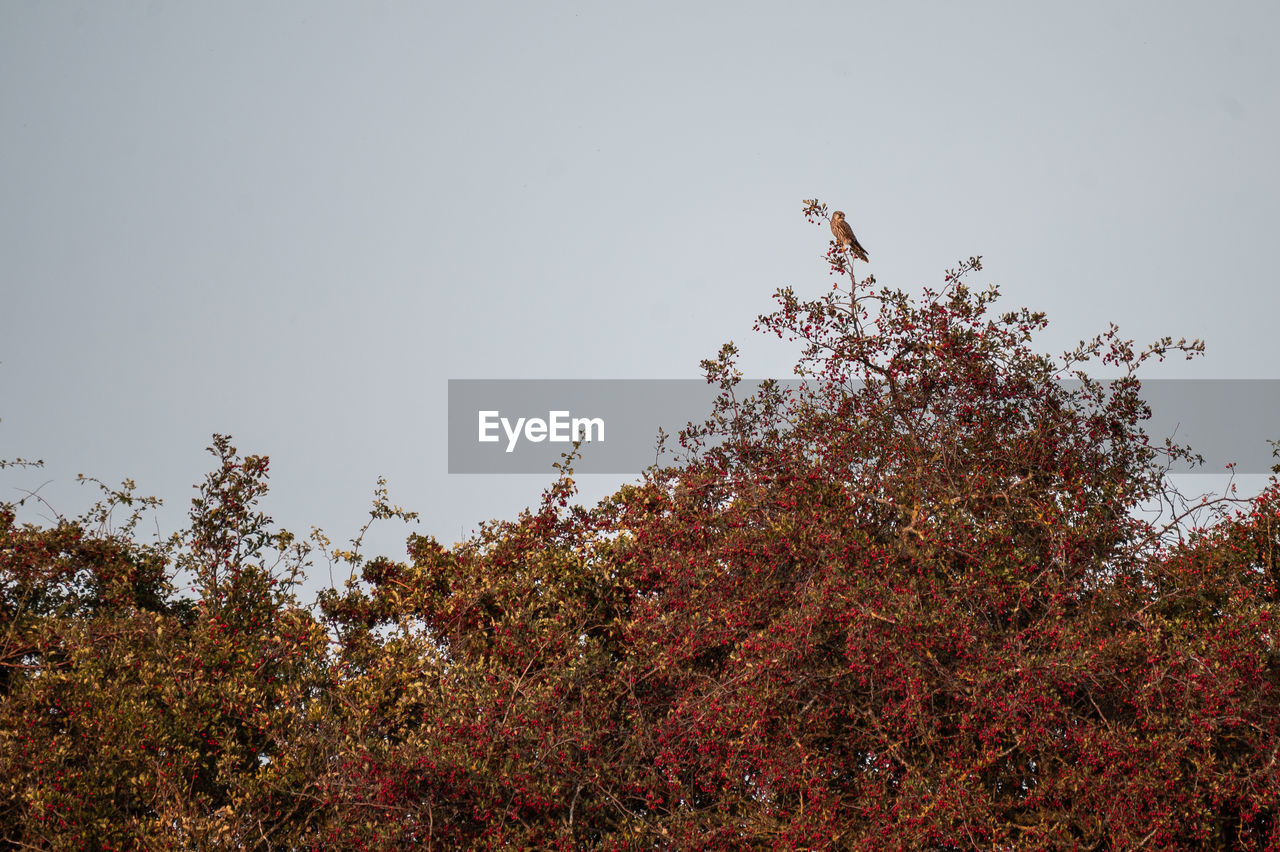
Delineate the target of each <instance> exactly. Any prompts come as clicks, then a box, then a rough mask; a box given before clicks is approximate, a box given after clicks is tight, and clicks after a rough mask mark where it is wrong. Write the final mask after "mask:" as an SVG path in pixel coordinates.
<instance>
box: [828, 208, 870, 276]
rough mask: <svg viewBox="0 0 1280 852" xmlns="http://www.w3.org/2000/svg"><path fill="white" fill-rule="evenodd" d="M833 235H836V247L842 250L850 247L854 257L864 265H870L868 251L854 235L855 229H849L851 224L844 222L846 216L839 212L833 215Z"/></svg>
mask: <svg viewBox="0 0 1280 852" xmlns="http://www.w3.org/2000/svg"><path fill="white" fill-rule="evenodd" d="M831 233H833V234H835V235H836V245H837V246H839V247H840V248H844V247H845V246H848V247H849V248H850V249H851V250H852V251H853V256H854V257H856V258H857V259H858V260H861V261H862V262H863V263H869V262H870V261H868V260H867V250H866V249H864V248H863V247H862V243H860V242H858V238H857V237H855V236H854V235H853V228H850V227H849V223H848V222H846V221H845V220H844V214H843V213H841V212H840V211H839V210H837V211H836V212H834V213H832V214H831Z"/></svg>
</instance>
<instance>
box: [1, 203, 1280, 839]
mask: <svg viewBox="0 0 1280 852" xmlns="http://www.w3.org/2000/svg"><path fill="white" fill-rule="evenodd" d="M805 212H806V215H808V216H809V217H810V218H811V219H822V218H825V215H826V209H825V207H823V206H822V205H821V204H820V203H819V202H817V201H812V202H807V203H806V209H805ZM827 260H828V262H829V263H830V265H831V267H832V270H833V271H834V272H836V273H837V274H839V275H841V276H844V275H848V281H849V284H850V285H851V287H850V289H848V290H841V289H840V288H838V287H837V288H836V289H834V290H833V291H832V292H830V293H828V294H827V295H825V296H823V297H820V298H816V299H809V300H804V299H801V298H799V297H798V296H797V295H796V294H795V293H794V292H793V291H791V290H782V291H780V292H779V293H778V294H777V307H776V309H775V310H774V311H773V312H772V313H769V314H767V315H765V316H762V317H761V318H760V320H759V323H758V327H759V328H760V330H762V331H764V332H765V333H769V334H776V335H778V336H780V337H783V338H786V339H788V340H792V341H796V342H798V343H799V344H800V347H801V355H800V359H799V362H798V364H797V368H796V371H797V374H798V376H799V377H800V378H801V379H802V388H801V390H799V391H786V390H784V389H783V388H782V386H781V385H778V384H776V383H770V382H766V383H765V384H764V385H763V386H762V387H760V388H759V389H758V390H755V391H752V392H747V390H746V388H745V387H744V385H743V384H742V382H741V376H740V374H739V371H738V370H737V367H736V366H735V358H736V348H735V347H734V346H733V345H732V344H729V345H727V346H726V347H724V348H723V349H722V350H721V352H720V354H719V355H718V356H717V357H716V358H713V359H710V360H708V361H706V362H704V368H705V369H706V373H707V377H708V380H709V381H711V382H713V383H716V384H717V385H718V386H719V387H720V389H721V394H720V397H719V400H718V402H717V404H716V406H715V408H714V409H713V410H712V411H711V412H710V413H709V416H708V417H707V419H706V420H705V422H703V423H701V424H696V425H690V426H689V427H688V428H687V429H686V430H685V431H684V432H683V433H682V434H681V436H680V445H681V458H680V460H679V463H678V464H675V465H672V466H670V467H665V468H654V469H652V470H650V471H647V472H646V474H645V475H644V476H643V477H642V478H641V479H640V480H639V481H637V482H635V483H633V484H629V485H626V486H624V487H623V488H622V489H620V490H619V491H618V493H616V494H615V495H613V496H612V497H610V498H608V499H606V500H604V501H602V502H601V503H599V504H598V505H596V506H594V507H590V508H584V507H581V506H577V505H574V504H573V496H574V486H573V480H572V475H571V474H572V472H571V463H572V459H570V460H568V461H567V462H566V463H565V464H564V465H563V466H562V470H561V472H560V475H559V476H558V477H557V479H556V481H555V482H554V484H553V485H552V486H551V487H550V488H549V489H548V491H547V493H546V494H545V495H544V499H543V501H542V503H541V505H539V506H538V507H537V508H536V509H534V510H531V511H528V512H526V513H524V514H522V515H521V516H520V517H518V518H517V519H515V520H513V521H509V522H492V523H489V524H486V525H485V526H483V527H482V528H481V530H480V532H479V533H478V534H476V535H475V536H474V537H473V538H472V539H471V540H468V541H465V542H462V543H460V544H458V545H455V546H454V547H452V548H445V547H443V546H441V545H440V544H439V543H437V542H436V541H434V540H433V539H431V538H429V537H423V536H417V535H414V536H410V538H409V541H408V559H407V561H396V560H393V559H388V558H385V557H378V558H373V559H366V558H365V557H363V556H362V555H360V553H359V551H360V541H361V540H362V538H363V532H362V533H361V535H360V536H359V537H357V539H356V540H355V541H354V542H353V546H352V547H351V548H350V549H348V550H335V551H330V550H329V548H328V546H327V545H328V542H327V540H326V539H324V538H323V536H320V535H319V534H317V535H316V537H315V539H316V541H317V542H318V543H319V544H320V546H321V548H322V551H321V552H322V553H323V554H324V555H326V556H328V557H329V558H330V559H332V560H336V561H338V562H340V563H342V564H345V565H347V566H349V567H350V569H351V571H352V577H351V579H350V580H349V581H348V582H347V584H346V585H345V587H344V588H342V589H341V590H338V589H332V590H329V591H327V592H325V593H324V594H322V595H321V597H320V600H319V601H318V603H317V606H316V607H315V608H314V611H312V610H308V609H306V608H304V607H301V606H300V605H299V604H298V603H297V601H296V600H295V599H294V597H293V595H292V594H291V592H290V589H291V587H292V584H293V582H294V581H295V579H296V577H297V576H298V572H300V571H301V570H303V569H304V568H306V567H307V566H308V565H309V564H310V562H309V560H310V558H311V555H310V553H311V552H310V550H309V549H308V548H307V547H306V546H303V545H301V544H299V543H297V542H296V541H295V540H294V539H293V538H292V537H291V536H289V535H288V534H287V533H283V532H276V531H273V528H272V526H271V523H270V519H269V518H266V517H265V516H264V515H263V514H262V513H261V512H259V511H258V510H257V509H256V508H255V507H256V504H257V501H258V500H259V499H260V497H261V495H262V493H263V490H264V489H265V483H266V475H267V467H268V466H267V460H266V459H265V458H264V457H260V456H247V457H244V458H241V457H240V456H238V455H237V454H236V452H235V450H234V448H232V447H231V446H230V444H229V442H228V440H227V439H225V438H221V437H216V438H215V442H214V446H213V448H212V449H213V451H214V453H215V455H216V456H217V458H218V467H217V468H216V469H215V471H214V472H213V473H211V474H210V475H209V477H208V478H207V480H206V482H205V483H204V485H203V487H202V489H201V491H200V495H199V496H198V497H197V499H196V500H195V501H193V509H192V516H191V525H190V527H189V529H188V530H187V532H186V533H185V534H184V535H182V536H178V537H175V539H173V540H171V541H169V542H167V543H163V544H158V545H142V544H138V543H136V542H135V541H133V539H132V538H131V537H130V536H129V535H126V534H122V532H121V531H119V530H115V531H113V530H112V529H111V527H110V523H109V519H110V518H111V513H110V509H112V508H113V507H115V506H119V505H126V506H128V505H130V504H128V500H129V499H132V496H131V493H130V491H129V489H127V488H126V489H122V490H120V491H112V490H110V489H106V491H107V503H106V505H105V508H104V509H100V510H99V511H98V513H97V514H95V515H91V516H87V517H86V518H85V519H81V520H79V521H60V522H59V523H57V524H56V525H54V526H52V527H49V528H43V529H42V528H36V527H32V526H20V525H19V524H17V522H16V516H15V514H14V511H13V508H12V507H7V508H5V509H4V510H3V511H0V579H2V581H3V584H4V585H3V589H2V596H0V606H3V609H2V610H0V612H3V619H4V620H3V624H0V630H3V636H4V637H5V638H4V640H3V645H0V713H2V714H3V717H4V722H3V725H0V770H2V771H0V785H3V790H0V828H2V829H3V832H4V833H3V836H4V837H5V838H6V839H7V840H8V842H10V843H12V844H14V845H19V844H26V845H29V846H36V847H50V848H84V847H95V846H96V847H98V848H141V847H147V848H151V847H171V848H261V849H276V848H282V849H283V848H290V849H306V848H310V849H328V848H356V849H399V848H428V849H432V848H434V849H455V848H475V849H521V848H539V849H542V848H546V849H587V848H590V849H618V850H621V849H655V848H658V849H868V850H870V849H886V848H904V849H908V848H909V849H916V848H922V849H939V850H942V849H969V848H1019V849H1022V848H1026V849H1038V848H1044V849H1060V848H1062V849H1121V848H1123V849H1130V848H1133V849H1137V848H1161V849H1200V848H1220V849H1228V848H1230V849H1236V848H1245V849H1250V848H1252V849H1269V848H1280V821H1278V820H1277V814H1278V812H1280V811H1278V809H1280V802H1278V801H1277V798H1278V796H1280V794H1277V792H1276V791H1277V790H1280V767H1278V766H1277V761H1276V757H1277V743H1280V712H1278V711H1280V694H1278V689H1280V677H1278V676H1280V646H1278V645H1277V635H1276V625H1275V624H1274V619H1275V618H1276V613H1277V605H1278V603H1280V567H1278V566H1277V559H1276V551H1277V549H1278V546H1280V484H1274V483H1273V485H1272V487H1270V488H1269V489H1268V490H1266V491H1265V492H1264V493H1263V494H1261V495H1260V496H1259V497H1257V498H1256V499H1254V500H1253V501H1251V502H1250V503H1249V504H1248V505H1247V506H1246V507H1245V508H1244V509H1243V510H1242V511H1237V512H1229V511H1227V510H1226V509H1222V510H1220V511H1218V512H1217V513H1216V514H1210V515H1204V514H1202V513H1203V511H1204V508H1203V507H1201V506H1198V505H1190V506H1188V505H1187V503H1186V502H1185V501H1183V500H1182V499H1181V498H1180V495H1178V494H1177V493H1176V492H1174V491H1173V490H1172V488H1171V486H1170V485H1169V484H1168V480H1167V478H1166V476H1165V473H1166V471H1167V469H1168V466H1169V465H1170V464H1171V463H1172V462H1173V461H1175V460H1178V459H1181V458H1186V457H1191V456H1192V454H1191V452H1190V450H1189V449H1187V448H1183V447H1178V446H1175V445H1172V444H1170V443H1168V442H1165V443H1164V444H1156V443H1153V442H1152V440H1151V439H1150V437H1149V436H1148V435H1146V434H1145V433H1144V431H1143V428H1142V424H1143V421H1144V419H1145V417H1146V416H1147V414H1148V412H1147V411H1146V407H1145V405H1144V403H1143V401H1142V395H1141V385H1140V383H1139V381H1138V378H1137V372H1138V370H1139V368H1141V367H1142V366H1143V365H1144V364H1147V363H1150V362H1152V361H1158V360H1162V359H1163V358H1165V357H1168V356H1170V355H1172V354H1176V353H1180V352H1181V353H1185V354H1186V355H1187V356H1188V357H1190V356H1192V355H1194V354H1195V353H1197V352H1198V351H1200V349H1201V346H1200V344H1199V343H1198V342H1190V343H1188V342H1186V341H1177V342H1174V341H1172V340H1170V339H1163V340H1160V341H1157V342H1156V343H1155V344H1154V345H1152V346H1150V347H1148V348H1146V349H1138V348H1135V347H1134V346H1133V344H1132V343H1131V342H1129V341H1125V340H1124V339H1122V338H1121V337H1120V336H1119V334H1118V332H1117V330H1116V329H1115V328H1114V327H1113V328H1111V329H1109V330H1108V331H1107V332H1105V333H1104V334H1102V335H1100V336H1098V337H1096V338H1094V339H1092V340H1089V341H1085V342H1082V343H1081V344H1080V346H1079V347H1077V348H1076V349H1075V350H1073V351H1071V352H1068V353H1065V354H1064V355H1062V356H1060V357H1057V358H1053V357H1049V356H1045V355H1042V354H1038V353H1036V352H1035V351H1034V350H1033V349H1032V348H1031V346H1032V343H1033V340H1034V337H1035V334H1036V333H1037V332H1038V331H1040V330H1042V329H1043V328H1044V327H1045V325H1046V319H1045V317H1044V316H1043V315H1042V314H1038V313H1034V312H1031V311H1028V310H1019V311H1013V312H1006V313H997V312H996V311H995V306H996V304H997V300H998V293H997V291H996V290H995V289H994V288H989V289H986V290H980V291H979V290H974V289H971V288H970V286H969V285H968V283H966V282H967V281H968V280H969V279H970V278H972V276H973V274H974V273H975V272H977V271H979V270H980V269H981V263H980V260H979V259H978V258H971V259H970V260H969V261H967V262H965V263H963V264H961V265H960V266H959V268H957V269H956V270H954V271H952V272H950V273H948V275H947V277H946V279H945V280H944V282H943V286H942V288H941V289H940V290H937V291H935V290H930V289H926V290H925V291H924V293H923V296H922V297H919V298H913V297H910V296H908V295H907V294H905V293H903V292H901V291H897V290H893V289H890V288H879V289H876V284H875V281H874V278H872V277H870V276H868V277H866V278H865V279H863V280H861V281H859V280H858V279H857V278H856V276H854V275H853V273H852V260H851V258H849V257H848V255H847V254H846V253H844V252H842V251H841V250H840V247H838V246H835V245H834V244H833V246H832V249H831V251H830V252H829V253H828V256H827ZM837 280H844V279H843V277H841V278H838V279H837ZM1093 364H1097V365H1101V366H1103V367H1105V368H1107V369H1110V370H1111V371H1113V372H1115V373H1118V374H1119V378H1118V379H1116V380H1114V381H1111V382H1106V383H1104V382H1101V381H1098V380H1095V379H1092V378H1090V377H1089V376H1088V375H1087V374H1086V372H1085V368H1086V367H1087V366H1090V365H1093ZM1067 379H1072V380H1074V383H1068V382H1066V381H1064V380H1067ZM143 505H145V504H143ZM1152 505H1160V506H1164V507H1167V509H1168V511H1166V512H1164V513H1163V514H1161V515H1159V516H1155V517H1153V516H1152V515H1151V514H1150V513H1147V512H1145V511H1144V510H1146V509H1147V508H1149V507H1150V506H1152ZM386 518H401V519H405V520H410V519H412V513H408V512H404V511H403V510H402V509H400V508H398V507H395V506H393V505H392V504H390V503H389V502H388V500H387V498H386V492H385V486H384V484H383V483H381V482H380V483H379V490H378V494H377V500H376V503H375V507H374V511H373V512H372V513H371V522H372V521H373V520H378V519H386ZM1206 519H1207V521H1206ZM126 526H128V525H126ZM128 528H129V529H131V527H128ZM366 529H367V527H366ZM177 576H186V577H190V578H192V580H193V581H194V584H195V588H194V592H195V596H194V598H186V597H183V596H181V595H179V594H178V593H177V592H176V590H175V588H174V578H175V577H177Z"/></svg>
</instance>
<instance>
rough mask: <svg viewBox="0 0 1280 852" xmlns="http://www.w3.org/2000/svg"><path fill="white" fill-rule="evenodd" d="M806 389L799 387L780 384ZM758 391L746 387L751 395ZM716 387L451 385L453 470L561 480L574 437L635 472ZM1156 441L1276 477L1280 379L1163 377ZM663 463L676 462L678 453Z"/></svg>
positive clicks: (1158, 387)
mask: <svg viewBox="0 0 1280 852" xmlns="http://www.w3.org/2000/svg"><path fill="white" fill-rule="evenodd" d="M779 384H782V385H784V386H787V385H790V386H797V385H798V383H797V382H780V383H779ZM754 387H755V384H754V383H750V382H744V383H743V387H741V388H740V393H741V395H743V396H745V395H747V394H749V393H750V392H751V391H752V389H753V388H754ZM716 390H717V389H716V388H715V387H712V386H710V385H708V384H707V383H706V382H704V381H702V380H701V379H671V380H664V379H653V380H649V379H599V380H596V379H584V380H504V379H476V380H468V379H452V380H450V381H449V472H450V473H540V474H546V473H549V472H551V470H552V465H553V464H554V463H555V462H558V461H559V460H560V458H561V455H562V454H563V453H566V452H569V450H570V449H572V442H573V440H574V437H575V436H577V437H581V438H583V439H584V440H583V445H582V456H581V458H579V459H578V460H576V461H575V463H574V470H575V471H577V472H578V473H608V474H634V473H639V472H640V471H642V470H643V469H644V468H646V467H648V466H649V465H651V464H653V463H654V462H655V461H656V460H658V459H657V456H656V448H657V436H658V429H659V427H661V428H662V429H664V430H665V431H666V432H667V434H668V435H670V436H672V438H671V440H670V441H669V442H668V443H669V444H671V445H674V439H675V435H676V434H677V433H678V432H679V431H680V430H681V429H682V428H684V426H685V424H687V423H688V422H690V421H694V422H699V423H700V422H702V421H703V420H704V419H705V418H706V417H707V415H708V414H709V413H710V411H711V407H712V403H713V401H714V400H715V397H716ZM1142 395H1143V398H1144V399H1146V400H1147V402H1148V404H1150V406H1151V410H1152V417H1151V419H1150V420H1148V421H1146V422H1145V423H1144V424H1143V429H1144V430H1145V431H1146V433H1147V434H1148V435H1150V436H1151V439H1152V443H1153V444H1155V445H1161V444H1162V443H1163V440H1164V438H1165V437H1168V436H1172V437H1173V438H1174V439H1175V441H1176V442H1177V443H1179V444H1183V445H1190V446H1191V447H1192V449H1193V450H1195V451H1196V452H1198V453H1200V454H1201V455H1202V456H1204V459H1205V464H1204V465H1203V466H1202V467H1198V468H1194V469H1192V468H1189V467H1186V466H1182V467H1178V468H1175V469H1174V470H1175V472H1200V473H1222V472H1223V471H1224V470H1225V469H1226V465H1227V464H1228V463H1231V462H1234V463H1235V464H1236V468H1235V470H1236V472H1237V473H1242V474H1259V473H1262V474H1265V473H1270V471H1271V466H1272V464H1274V463H1275V462H1276V461H1277V459H1275V458H1273V457H1272V454H1271V449H1272V448H1271V446H1270V445H1269V444H1268V443H1267V439H1273V440H1275V439H1280V380H1271V379H1266V380H1245V379H1241V380H1230V379H1226V380H1224V379H1157V380H1148V381H1145V382H1143V384H1142ZM661 461H664V462H670V461H671V458H670V456H669V455H668V456H667V457H665V458H664V459H662V460H661Z"/></svg>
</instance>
